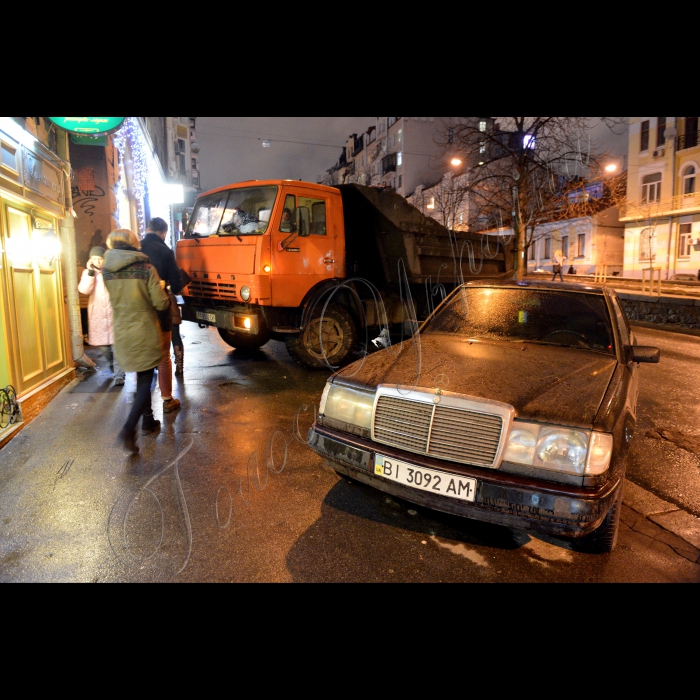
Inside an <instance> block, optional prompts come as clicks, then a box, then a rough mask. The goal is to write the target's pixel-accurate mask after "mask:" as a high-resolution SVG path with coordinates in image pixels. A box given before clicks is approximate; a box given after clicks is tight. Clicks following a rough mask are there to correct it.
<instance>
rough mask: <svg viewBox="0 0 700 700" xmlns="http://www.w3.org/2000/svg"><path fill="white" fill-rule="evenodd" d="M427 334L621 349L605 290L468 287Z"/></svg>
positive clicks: (426, 329)
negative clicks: (616, 345) (612, 322)
mask: <svg viewBox="0 0 700 700" xmlns="http://www.w3.org/2000/svg"><path fill="white" fill-rule="evenodd" d="M423 333H424V334H446V335H459V336H463V337H465V338H470V339H475V340H480V339H486V340H500V341H506V342H526V343H538V344H543V345H563V346H566V347H579V348H586V349H589V350H596V351H599V352H605V353H609V354H614V352H615V349H614V340H613V338H614V336H613V332H612V325H611V321H610V316H609V314H608V309H607V304H606V303H605V299H604V297H603V296H601V295H599V294H586V293H577V292H565V291H561V292H560V291H554V290H552V291H549V290H541V289H525V288H502V289H501V288H488V287H475V288H462V289H460V290H458V291H457V292H456V293H455V294H454V295H453V296H452V297H451V298H449V299H448V300H447V301H446V302H445V303H444V304H443V306H442V307H441V308H439V309H438V310H437V312H436V313H435V315H434V316H433V317H432V318H431V319H430V320H429V322H428V324H427V325H426V326H425V327H424V329H423Z"/></svg>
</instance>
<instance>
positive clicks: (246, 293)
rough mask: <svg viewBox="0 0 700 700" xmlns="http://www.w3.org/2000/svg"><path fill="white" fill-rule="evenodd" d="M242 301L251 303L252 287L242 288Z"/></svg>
mask: <svg viewBox="0 0 700 700" xmlns="http://www.w3.org/2000/svg"><path fill="white" fill-rule="evenodd" d="M241 299H243V301H250V287H241Z"/></svg>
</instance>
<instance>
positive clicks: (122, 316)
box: [103, 229, 170, 453]
mask: <svg viewBox="0 0 700 700" xmlns="http://www.w3.org/2000/svg"><path fill="white" fill-rule="evenodd" d="M140 246H141V244H140V242H139V239H138V236H137V235H136V234H135V233H133V232H132V231H128V230H126V229H119V230H117V231H114V232H112V233H111V234H110V235H109V236H108V238H107V248H108V250H107V253H106V254H105V263H104V268H103V270H104V272H103V275H104V281H105V285H106V287H107V290H108V291H109V296H110V299H111V302H112V310H113V315H114V352H115V355H116V359H117V361H118V362H119V366H120V367H121V368H122V369H123V370H124V371H126V372H136V397H135V399H134V403H133V406H132V408H131V411H130V413H129V415H128V417H127V419H126V423H124V427H123V428H122V430H121V432H120V433H119V442H120V444H121V445H122V446H123V447H124V448H125V449H127V450H128V451H129V452H133V453H137V452H138V451H139V448H138V446H137V445H136V428H137V426H138V423H139V420H140V419H141V418H143V421H142V424H141V427H142V430H143V432H152V431H155V430H159V429H160V421H157V420H156V419H155V418H154V416H153V409H152V406H151V386H152V384H153V377H154V374H155V369H156V367H158V366H159V365H161V364H162V362H163V355H164V351H163V343H162V333H161V330H160V326H159V322H158V313H159V312H162V311H166V310H169V309H170V298H169V297H168V295H167V293H166V292H165V283H164V282H162V281H161V279H160V276H159V275H158V271H157V270H156V268H155V267H154V266H153V265H151V264H150V261H149V259H148V256H147V255H145V254H144V253H142V252H141V251H140V250H139V249H140ZM165 354H169V353H167V352H166V353H165Z"/></svg>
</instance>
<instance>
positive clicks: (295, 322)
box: [176, 180, 513, 368]
mask: <svg viewBox="0 0 700 700" xmlns="http://www.w3.org/2000/svg"><path fill="white" fill-rule="evenodd" d="M176 255H177V260H178V264H179V265H180V267H182V269H184V270H185V271H186V272H187V273H188V274H189V275H190V277H191V278H192V282H191V283H190V284H189V285H188V287H187V288H186V289H185V291H184V293H183V299H184V308H183V318H184V320H186V321H190V322H193V323H197V324H199V325H200V326H201V327H212V328H216V329H218V332H219V334H220V336H221V338H222V339H223V340H224V341H226V342H227V343H228V344H229V345H230V346H231V347H234V348H239V349H248V350H250V349H255V348H259V347H262V346H263V345H265V344H266V343H267V342H269V341H270V340H279V341H283V342H285V343H286V345H287V349H288V351H289V353H290V355H291V356H292V357H293V358H294V360H296V361H297V362H298V363H299V364H301V365H303V366H305V367H308V368H322V367H333V368H335V367H339V366H341V365H342V364H343V363H344V362H346V361H347V360H348V359H349V358H351V357H352V355H353V353H355V352H358V351H359V352H361V351H362V350H363V348H364V349H368V348H369V349H372V348H373V347H374V346H377V342H386V339H387V338H388V337H389V336H390V334H391V333H392V332H394V331H395V330H396V329H403V330H405V331H406V332H408V333H412V332H413V331H414V330H415V328H416V323H417V322H420V321H421V320H423V318H425V317H426V316H427V315H428V314H429V313H430V311H431V310H432V308H434V306H436V305H437V303H439V302H440V301H442V298H443V296H444V294H446V293H449V292H450V291H451V290H452V289H453V288H454V286H455V285H456V284H459V283H460V282H463V281H465V280H469V279H475V278H479V277H498V276H502V275H505V274H507V273H508V272H509V271H510V270H512V265H513V256H512V249H511V248H510V247H508V246H504V245H503V243H502V242H501V241H500V239H498V238H497V237H492V236H488V237H485V236H481V235H478V234H470V233H464V232H451V231H449V230H448V229H446V228H444V227H443V226H441V225H440V224H439V223H438V222H437V221H435V220H433V219H430V218H426V217H424V216H423V215H422V214H421V212H420V211H418V210H417V209H416V208H415V207H413V206H411V205H410V204H408V202H407V201H406V200H405V199H404V198H403V197H401V196H400V195H397V194H396V193H394V192H391V191H387V190H382V189H378V188H370V187H362V186H360V185H343V186H340V187H325V186H322V185H316V184H312V183H307V182H298V181H286V180H277V181H252V182H243V183H240V184H235V185H229V186H227V187H222V188H220V189H217V190H213V191H211V192H206V193H204V194H201V195H200V196H199V197H198V198H197V201H196V202H195V207H194V211H193V212H192V216H191V217H190V220H189V223H188V226H187V231H186V232H185V236H184V238H183V239H181V240H180V241H178V243H177V250H176ZM373 341H377V342H375V343H374V346H373V345H372V343H373Z"/></svg>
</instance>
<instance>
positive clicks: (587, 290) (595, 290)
mask: <svg viewBox="0 0 700 700" xmlns="http://www.w3.org/2000/svg"><path fill="white" fill-rule="evenodd" d="M463 286H464V287H465V288H475V287H491V288H494V287H497V288H500V289H532V290H541V291H548V292H578V293H583V294H600V295H605V293H606V292H609V291H610V289H609V288H608V287H602V286H597V285H589V284H577V283H573V282H564V283H561V282H559V283H557V282H549V281H544V280H529V279H524V280H522V281H518V280H514V279H508V280H483V281H482V280H478V281H477V280H474V281H471V282H465V283H464V285H463Z"/></svg>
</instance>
